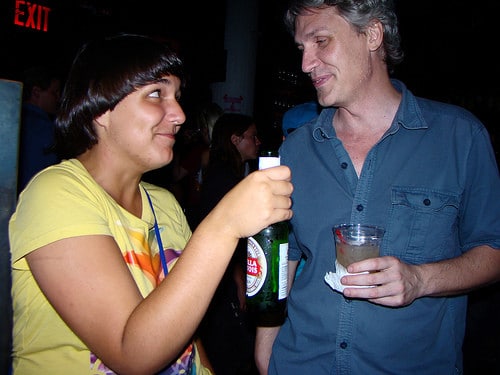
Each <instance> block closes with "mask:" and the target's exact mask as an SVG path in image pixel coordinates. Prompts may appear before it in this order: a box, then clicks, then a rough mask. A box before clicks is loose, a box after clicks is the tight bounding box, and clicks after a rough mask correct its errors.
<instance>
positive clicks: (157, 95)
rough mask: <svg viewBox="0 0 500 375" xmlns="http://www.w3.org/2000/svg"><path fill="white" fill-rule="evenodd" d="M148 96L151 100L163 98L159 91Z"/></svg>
mask: <svg viewBox="0 0 500 375" xmlns="http://www.w3.org/2000/svg"><path fill="white" fill-rule="evenodd" d="M148 96H149V97H151V98H159V97H161V90H160V89H157V90H155V91H153V92H152V93H150V94H149V95H148Z"/></svg>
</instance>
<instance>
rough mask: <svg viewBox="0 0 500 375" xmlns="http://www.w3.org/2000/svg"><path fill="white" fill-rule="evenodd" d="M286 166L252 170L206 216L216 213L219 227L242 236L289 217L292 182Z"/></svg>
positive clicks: (231, 233) (234, 234) (250, 234)
mask: <svg viewBox="0 0 500 375" xmlns="http://www.w3.org/2000/svg"><path fill="white" fill-rule="evenodd" d="M290 181H291V172H290V169H289V168H288V167H287V166H278V167H272V168H268V169H264V170H260V171H255V172H253V173H251V174H249V175H248V176H247V177H245V178H244V179H243V180H242V181H241V182H240V183H239V184H237V185H236V186H235V187H234V188H233V189H231V190H230V191H229V192H228V193H227V194H226V195H225V196H224V198H223V199H222V200H221V201H220V202H219V204H218V205H217V206H216V207H215V208H214V210H213V211H212V213H211V214H210V216H216V217H217V220H219V224H220V225H221V228H220V229H221V230H224V231H229V234H230V235H233V236H236V237H237V238H244V237H249V236H252V235H254V234H255V233H257V232H259V231H260V230H261V229H263V228H265V227H267V226H268V225H271V224H273V223H276V222H278V221H283V220H289V219H290V218H291V217H292V214H293V213H292V210H291V205H292V200H291V198H290V196H291V194H292V191H293V185H292V183H291V182H290Z"/></svg>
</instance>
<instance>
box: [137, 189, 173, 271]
mask: <svg viewBox="0 0 500 375" xmlns="http://www.w3.org/2000/svg"><path fill="white" fill-rule="evenodd" d="M143 189H144V192H145V193H146V197H148V201H149V205H150V206H151V211H153V217H154V219H155V224H154V228H155V234H156V241H157V242H158V252H159V253H160V259H161V265H162V267H163V273H164V274H165V277H167V275H168V266H167V259H166V258H165V252H164V251H163V243H162V242H161V237H160V228H158V221H157V220H156V213H155V209H154V208H153V202H151V197H150V196H149V194H148V191H147V190H146V189H145V188H144V187H143Z"/></svg>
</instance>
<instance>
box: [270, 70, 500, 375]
mask: <svg viewBox="0 0 500 375" xmlns="http://www.w3.org/2000/svg"><path fill="white" fill-rule="evenodd" d="M393 84H394V86H395V87H396V88H397V89H398V90H399V91H401V93H402V101H401V103H400V106H399V109H398V111H397V113H396V116H395V118H394V120H393V123H392V125H391V127H390V128H389V129H388V131H387V132H386V133H385V134H384V136H383V137H382V138H381V139H380V140H379V141H378V142H377V144H375V146H374V147H373V148H372V149H371V150H370V151H369V153H368V155H367V157H366V160H365V162H364V165H363V169H362V171H361V174H360V176H359V178H358V176H357V174H356V171H355V169H354V166H353V164H352V162H351V160H350V158H349V155H348V154H347V152H346V150H345V149H344V147H343V145H342V143H341V141H340V140H339V139H338V138H337V137H336V134H335V130H334V128H333V126H332V119H333V116H334V113H335V109H333V108H326V109H324V110H323V111H322V112H321V114H320V116H319V117H318V118H317V119H316V120H313V121H312V122H310V123H308V124H306V125H304V126H302V127H301V128H299V129H297V130H296V131H294V132H293V133H292V134H290V135H289V136H288V137H287V139H286V140H285V141H284V143H283V145H282V147H281V149H280V155H281V163H282V164H284V165H288V166H289V167H290V168H291V171H292V182H293V184H294V192H293V195H292V199H293V211H294V216H293V218H292V219H291V224H292V229H293V235H292V236H291V238H290V248H289V259H290V260H298V259H299V258H300V256H301V255H302V254H304V255H305V256H306V257H307V261H306V263H305V265H304V267H303V269H302V272H301V273H300V275H299V276H298V277H297V278H296V280H295V281H294V284H293V287H292V289H291V292H290V295H289V298H288V318H287V320H286V322H285V323H284V325H283V326H282V328H281V329H280V332H279V334H278V337H277V338H276V340H275V343H274V346H273V353H272V357H271V362H270V366H269V374H271V375H273V374H280V375H293V374H341V375H347V374H355V375H359V374H370V375H375V374H383V375H387V374H397V375H401V374H419V375H422V374H439V375H446V374H460V373H462V372H463V370H462V352H461V349H462V342H463V337H464V330H465V315H466V307H467V299H466V296H464V295H462V296H451V297H442V298H437V297H423V298H419V299H417V300H415V301H414V302H413V303H411V304H410V305H408V306H405V307H398V308H391V307H385V306H381V305H376V304H373V303H370V302H368V301H366V300H355V299H346V298H344V296H343V295H342V294H341V293H338V292H336V291H333V290H332V289H331V288H330V287H329V286H328V285H327V284H326V283H325V281H324V276H325V274H326V273H327V272H329V271H335V266H334V263H335V248H334V242H333V234H332V231H331V228H332V227H333V226H334V225H336V224H341V223H351V222H352V223H364V224H373V225H379V226H382V227H384V228H385V229H386V233H385V236H384V239H383V242H382V245H381V249H380V252H381V256H384V255H392V256H395V257H398V258H399V259H401V260H402V261H404V262H406V263H410V264H422V263H429V262H436V261H439V260H443V259H450V258H454V257H457V256H459V255H461V254H462V253H464V252H466V251H468V250H470V249H471V248H473V247H476V246H479V245H483V244H487V245H490V246H492V247H494V248H497V249H498V248H500V179H499V173H498V167H497V165H496V161H495V156H494V153H493V149H492V145H491V141H490V139H489V135H488V133H487V130H486V128H485V127H484V126H483V125H482V124H481V123H480V122H479V120H478V119H477V118H476V117H474V116H473V115H472V114H471V113H469V112H468V111H466V110H464V109H462V108H459V107H456V106H452V105H449V104H444V103H438V102H435V101H430V100H426V99H422V98H417V97H415V96H413V95H412V94H411V92H409V91H408V90H407V89H406V87H405V86H404V85H403V84H402V83H401V82H399V81H396V80H393Z"/></svg>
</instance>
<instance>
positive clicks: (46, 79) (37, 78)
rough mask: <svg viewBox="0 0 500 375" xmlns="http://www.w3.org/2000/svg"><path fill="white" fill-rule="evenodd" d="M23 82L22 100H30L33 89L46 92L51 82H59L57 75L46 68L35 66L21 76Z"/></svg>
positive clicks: (51, 69)
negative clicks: (37, 88)
mask: <svg viewBox="0 0 500 375" xmlns="http://www.w3.org/2000/svg"><path fill="white" fill-rule="evenodd" d="M21 80H22V82H23V100H28V99H30V98H31V95H32V92H33V88H35V87H39V88H40V89H42V90H48V89H49V87H50V85H51V84H52V82H54V81H60V80H61V77H60V75H59V73H58V72H57V71H56V70H55V69H53V68H50V67H48V66H45V65H37V66H31V67H29V68H26V69H25V70H24V71H23V72H22V74H21Z"/></svg>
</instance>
